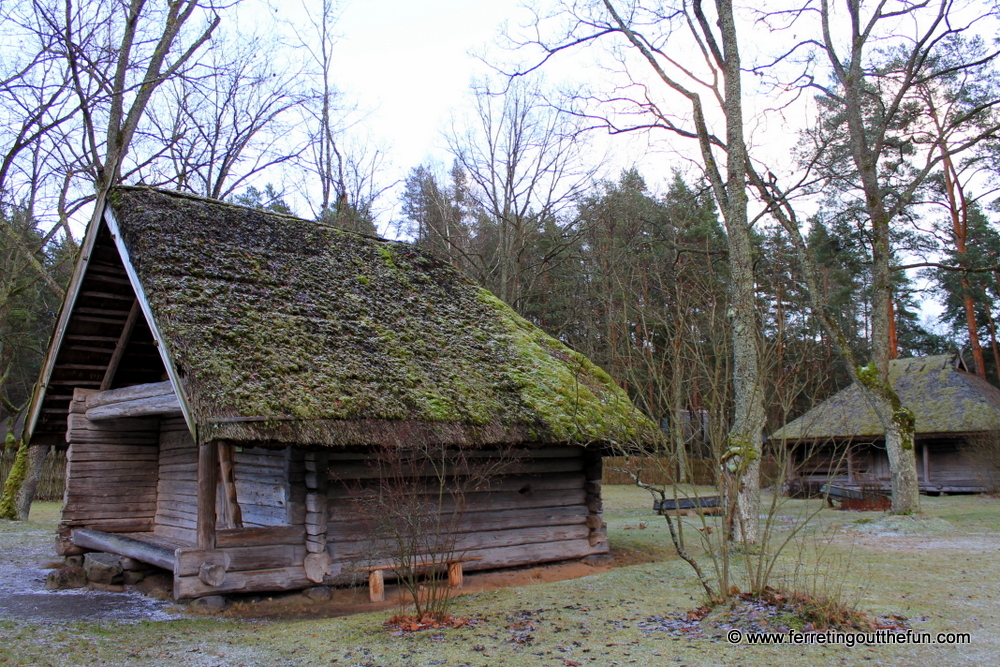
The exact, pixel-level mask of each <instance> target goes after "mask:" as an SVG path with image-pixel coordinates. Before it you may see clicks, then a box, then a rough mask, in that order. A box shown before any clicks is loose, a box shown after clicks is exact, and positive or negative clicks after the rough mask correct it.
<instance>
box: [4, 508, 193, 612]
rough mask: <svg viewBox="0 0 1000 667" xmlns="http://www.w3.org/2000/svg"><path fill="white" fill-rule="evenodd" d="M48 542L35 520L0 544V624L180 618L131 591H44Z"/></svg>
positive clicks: (51, 555)
mask: <svg viewBox="0 0 1000 667" xmlns="http://www.w3.org/2000/svg"><path fill="white" fill-rule="evenodd" d="M52 543H53V535H52V529H51V526H49V525H45V526H44V527H43V526H39V525H37V524H36V523H35V522H34V521H32V522H29V523H27V524H24V525H23V526H17V530H16V531H13V532H7V533H5V534H4V539H3V540H0V620H20V621H28V622H39V621H41V622H46V621H48V622H71V621H80V620H88V621H118V622H129V621H140V620H144V619H145V620H153V621H158V620H168V619H171V618H178V617H179V614H177V613H176V612H172V611H170V607H172V606H173V605H172V604H171V603H168V602H163V601H160V600H154V599H152V598H147V597H145V596H144V595H141V594H139V593H136V592H128V593H105V592H100V591H88V590H85V589H78V590H70V591H47V590H45V575H46V574H47V573H48V570H47V569H45V567H46V566H52V565H55V564H56V563H57V562H58V557H57V556H56V554H55V550H54V548H53V547H52Z"/></svg>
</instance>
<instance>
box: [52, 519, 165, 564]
mask: <svg viewBox="0 0 1000 667" xmlns="http://www.w3.org/2000/svg"><path fill="white" fill-rule="evenodd" d="M70 539H71V540H72V542H73V544H75V545H77V546H79V547H83V548H85V549H94V550H96V551H107V552H110V553H114V554H119V555H121V556H128V557H129V558H134V559H136V560H138V561H142V562H143V563H149V564H150V565H155V566H157V567H162V568H164V569H168V570H172V569H173V567H174V554H173V552H171V551H170V550H169V549H164V548H162V547H157V546H153V545H152V544H146V543H145V542H140V541H138V540H133V539H130V538H128V537H124V536H121V535H111V534H108V533H105V532H101V531H97V530H91V529H86V528H76V529H74V530H73V532H72V533H70Z"/></svg>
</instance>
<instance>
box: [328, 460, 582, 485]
mask: <svg viewBox="0 0 1000 667" xmlns="http://www.w3.org/2000/svg"><path fill="white" fill-rule="evenodd" d="M473 469H475V466H473ZM463 470H464V468H462V467H461V466H459V467H456V466H454V465H446V466H444V472H443V474H444V475H446V476H451V475H454V474H456V472H458V473H461V472H462V471H463ZM582 470H583V459H582V458H552V459H539V460H528V461H514V462H512V463H510V464H508V465H504V466H502V467H500V469H499V470H498V474H503V475H516V474H523V473H557V472H576V471H582ZM327 474H328V476H329V479H330V480H331V481H340V482H343V481H351V480H362V479H378V478H379V477H381V476H383V475H385V474H386V473H384V472H380V471H379V470H378V469H377V468H375V467H373V466H370V465H366V464H364V463H341V462H338V463H336V464H334V463H333V462H331V464H330V468H329V471H328V473H327ZM392 475H393V476H396V475H402V476H404V477H433V478H437V477H439V476H440V473H438V472H437V471H435V469H434V468H433V467H432V466H431V465H430V464H420V463H413V464H403V465H400V466H398V468H393V469H392Z"/></svg>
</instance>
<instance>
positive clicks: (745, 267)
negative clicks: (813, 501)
mask: <svg viewBox="0 0 1000 667" xmlns="http://www.w3.org/2000/svg"><path fill="white" fill-rule="evenodd" d="M716 7H717V10H718V14H719V28H720V30H721V35H722V50H723V64H722V67H723V73H724V76H725V100H724V101H723V105H724V110H725V114H726V199H727V202H726V203H727V207H726V208H727V209H728V210H727V212H726V216H725V219H726V231H727V233H728V235H729V269H730V280H731V287H730V291H731V295H732V304H731V309H732V311H731V312H732V316H733V357H734V358H733V361H734V369H733V389H734V394H735V399H734V401H735V405H734V408H735V414H734V418H733V425H732V428H731V429H730V431H729V437H728V445H729V447H728V451H727V454H726V455H727V456H729V455H731V454H735V456H733V458H732V459H731V460H732V461H734V462H736V466H735V473H734V474H736V476H737V484H738V490H737V494H738V495H737V503H736V517H734V523H733V528H734V535H733V538H734V539H735V540H737V541H740V542H744V543H748V544H752V543H754V542H756V541H757V539H758V533H759V530H758V523H759V517H760V452H761V443H762V430H763V427H764V396H763V383H762V382H761V377H760V375H761V374H760V350H759V343H758V339H757V330H758V326H757V304H756V298H755V296H756V284H755V281H754V269H753V245H752V240H751V238H750V224H749V221H748V219H747V192H746V188H747V183H746V178H747V177H746V165H747V153H746V143H745V142H744V138H743V104H742V97H743V93H742V86H741V81H740V77H741V75H742V72H741V70H740V52H739V45H738V42H737V39H736V22H735V20H734V17H733V5H732V2H731V0H718V1H717V2H716ZM727 467H729V466H727ZM729 469H730V470H733V467H729Z"/></svg>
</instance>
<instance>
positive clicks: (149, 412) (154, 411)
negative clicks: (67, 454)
mask: <svg viewBox="0 0 1000 667" xmlns="http://www.w3.org/2000/svg"><path fill="white" fill-rule="evenodd" d="M180 414H181V404H180V401H178V400H177V395H176V394H174V393H173V392H171V393H170V394H167V395H163V396H150V397H149V398H140V399H136V400H134V401H122V402H120V403H112V404H110V405H102V406H100V407H96V408H90V409H89V410H87V419H89V420H90V421H101V420H104V419H120V418H122V417H152V416H154V415H171V416H173V415H180Z"/></svg>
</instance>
